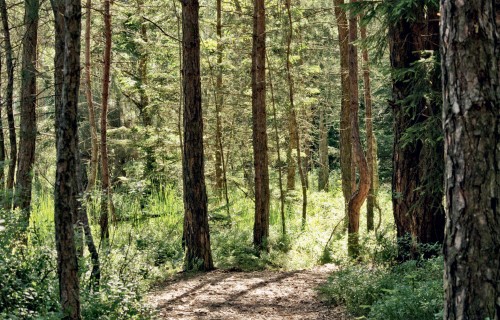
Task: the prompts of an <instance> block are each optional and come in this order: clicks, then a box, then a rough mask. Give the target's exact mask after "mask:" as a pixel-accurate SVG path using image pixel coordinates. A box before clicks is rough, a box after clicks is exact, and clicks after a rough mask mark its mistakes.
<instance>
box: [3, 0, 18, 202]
mask: <svg viewBox="0 0 500 320" xmlns="http://www.w3.org/2000/svg"><path fill="white" fill-rule="evenodd" d="M0 13H1V15H2V26H3V35H4V41H5V55H6V57H5V62H6V65H7V89H6V97H5V109H6V111H7V124H8V126H9V143H10V153H9V158H10V159H9V170H8V173H7V184H6V189H7V190H10V191H11V190H12V188H13V187H14V175H15V172H16V163H17V138H16V127H15V121H14V110H13V105H12V104H13V95H14V62H13V52H12V44H11V39H10V26H9V17H8V14H7V4H6V3H5V0H0ZM10 205H11V204H10V200H8V199H7V200H6V201H5V203H4V206H5V208H10Z"/></svg>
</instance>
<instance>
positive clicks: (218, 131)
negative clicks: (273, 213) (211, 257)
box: [215, 0, 224, 198]
mask: <svg viewBox="0 0 500 320" xmlns="http://www.w3.org/2000/svg"><path fill="white" fill-rule="evenodd" d="M222 50H223V48H222V0H217V80H216V84H215V92H216V97H215V122H216V123H215V193H216V194H217V196H218V197H219V198H222V188H223V185H224V181H223V177H222V176H223V172H222V169H223V168H222V166H223V164H222V157H223V155H222V153H223V152H224V151H223V148H222V123H221V122H222V121H221V111H222V106H223V104H224V96H223V93H222Z"/></svg>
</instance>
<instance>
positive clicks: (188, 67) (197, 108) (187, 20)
mask: <svg viewBox="0 0 500 320" xmlns="http://www.w3.org/2000/svg"><path fill="white" fill-rule="evenodd" d="M199 9H200V5H199V2H198V0H182V43H183V66H184V72H183V89H184V90H183V92H184V150H183V181H184V210H185V213H184V228H185V230H184V240H185V250H186V260H185V269H186V270H194V269H199V270H204V271H208V270H212V269H213V267H214V266H213V261H212V252H211V249H210V232H209V226H208V208H207V192H206V186H205V164H204V159H203V157H204V152H203V114H202V105H201V78H200V30H199Z"/></svg>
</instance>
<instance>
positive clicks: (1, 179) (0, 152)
mask: <svg viewBox="0 0 500 320" xmlns="http://www.w3.org/2000/svg"><path fill="white" fill-rule="evenodd" d="M2 62H3V60H2V53H1V52H0V74H2ZM1 90H2V77H0V194H2V197H3V196H4V195H3V192H4V187H5V170H4V164H5V137H4V134H3V120H2V119H3V118H2V108H3V97H2V93H1ZM0 205H1V203H0Z"/></svg>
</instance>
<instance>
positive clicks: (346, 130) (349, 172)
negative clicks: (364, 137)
mask: <svg viewBox="0 0 500 320" xmlns="http://www.w3.org/2000/svg"><path fill="white" fill-rule="evenodd" d="M343 4H344V0H334V5H335V18H336V19H337V29H338V35H339V47H340V73H341V77H340V86H341V89H342V98H341V100H342V102H341V108H340V173H341V176H342V193H343V195H344V201H345V213H346V220H345V221H346V223H345V226H346V227H347V225H348V219H347V217H348V204H349V199H351V195H352V193H353V192H354V190H355V188H356V177H355V166H354V159H353V155H352V142H351V123H350V121H351V120H350V106H351V104H350V100H349V99H350V93H349V24H348V22H347V15H346V12H345V10H344V9H343V8H342V7H341V6H342V5H343Z"/></svg>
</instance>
